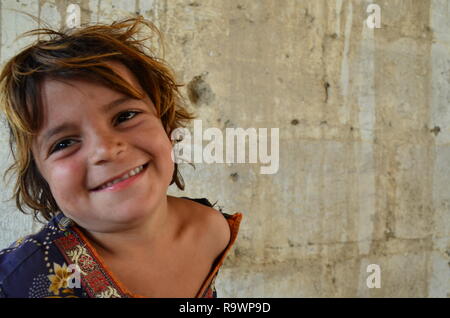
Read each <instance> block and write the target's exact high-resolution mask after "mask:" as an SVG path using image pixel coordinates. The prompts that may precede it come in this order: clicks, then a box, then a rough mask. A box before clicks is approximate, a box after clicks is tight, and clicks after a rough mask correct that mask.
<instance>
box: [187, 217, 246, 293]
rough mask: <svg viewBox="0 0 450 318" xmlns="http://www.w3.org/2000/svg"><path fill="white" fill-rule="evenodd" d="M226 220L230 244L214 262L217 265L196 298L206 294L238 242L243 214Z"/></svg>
mask: <svg viewBox="0 0 450 318" xmlns="http://www.w3.org/2000/svg"><path fill="white" fill-rule="evenodd" d="M226 220H227V222H228V225H229V226H230V231H231V233H230V242H229V243H228V245H227V247H226V248H225V250H224V251H223V252H222V254H221V255H219V256H218V258H217V260H216V261H215V262H214V264H215V265H213V266H214V268H213V270H212V271H211V272H210V274H209V275H208V277H207V278H206V280H205V282H204V283H203V285H202V287H200V290H199V292H198V293H197V295H196V296H195V298H199V297H202V296H203V294H204V293H205V291H206V289H207V288H208V287H209V286H210V285H211V282H212V280H213V279H214V278H215V277H216V275H217V273H218V271H219V268H220V267H221V266H222V264H223V262H224V261H225V257H226V255H227V254H228V252H229V251H230V250H231V247H232V246H233V244H234V242H235V241H236V238H237V234H238V232H239V226H240V224H241V221H242V213H239V212H238V213H235V214H233V215H229V216H228V217H226Z"/></svg>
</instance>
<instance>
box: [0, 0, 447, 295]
mask: <svg viewBox="0 0 450 318" xmlns="http://www.w3.org/2000/svg"><path fill="white" fill-rule="evenodd" d="M449 2H450V1H445V0H420V1H419V0H389V1H387V0H384V1H383V0H377V1H376V2H374V1H368V0H366V1H364V0H361V1H356V0H353V1H350V0H336V1H332V0H329V1H325V0H304V1H300V0H297V1H296V0H260V1H256V0H227V1H219V0H216V1H213V0H205V1H200V0H195V1H194V0H191V1H187V0H184V1H182V0H170V1H168V0H166V1H162V0H160V1H158V0H155V1H143V0H141V1H139V0H135V1H134V0H133V1H123V0H120V1H119V0H117V1H111V0H110V1H106V0H101V1H100V0H89V1H88V0H83V1H63V0H60V1H58V0H55V1H39V3H38V1H31V0H29V1H25V0H18V1H16V0H2V1H1V10H0V12H1V52H0V54H1V61H2V62H3V61H5V60H6V59H7V58H8V57H10V56H11V55H13V54H14V53H15V52H16V50H17V49H18V48H19V47H21V46H23V45H24V42H23V41H20V42H17V43H13V39H14V37H15V36H16V35H18V34H20V33H22V32H24V31H27V30H29V29H30V28H32V27H35V26H36V24H35V23H34V22H33V21H31V20H30V19H29V18H26V17H24V16H22V15H19V14H16V13H12V12H9V11H7V10H6V9H7V8H16V9H20V10H25V11H27V12H30V13H32V14H34V15H37V16H40V17H41V18H44V19H46V20H47V21H48V22H50V23H52V24H54V25H59V24H60V23H64V21H65V13H64V12H65V9H66V7H67V6H68V4H69V3H78V4H79V5H80V6H81V8H82V17H81V18H82V19H81V20H82V22H87V21H91V22H95V21H101V22H110V21H112V20H114V19H117V18H122V17H124V16H126V15H128V14H132V13H134V12H139V13H140V14H142V15H144V16H145V17H147V18H149V19H151V20H152V21H154V22H155V24H156V25H157V26H158V27H160V29H161V31H162V32H163V33H164V34H165V36H166V41H167V44H168V51H167V54H166V59H167V61H168V62H169V63H170V64H171V65H172V66H173V68H174V69H175V70H176V74H177V76H178V79H179V81H182V82H184V83H186V84H188V83H191V85H190V86H189V87H190V90H191V91H189V92H188V90H187V89H184V90H183V92H184V93H185V95H186V96H189V93H190V94H191V96H192V94H193V93H194V95H195V94H197V95H198V96H197V97H199V98H198V100H197V101H196V102H195V103H194V102H191V103H190V105H191V107H192V109H194V110H195V111H196V112H197V113H198V115H199V117H200V118H201V119H203V126H204V128H205V127H218V128H220V129H225V128H227V127H242V128H248V127H267V128H271V127H278V128H279V129H280V130H279V132H280V167H279V171H278V173H276V174H273V175H262V174H260V166H261V165H260V164H229V165H227V164H213V165H207V164H196V170H193V169H192V168H191V167H190V166H184V167H183V168H182V173H183V176H184V179H185V181H186V184H187V188H186V191H185V192H180V191H177V190H176V189H171V190H170V193H171V194H175V195H188V196H192V197H208V198H209V199H210V200H211V201H213V202H214V201H218V204H219V206H222V207H223V210H224V212H228V213H233V212H236V211H241V212H243V214H244V221H243V223H242V226H241V230H240V233H239V238H238V241H237V243H236V245H235V247H234V249H233V251H232V253H231V254H230V256H229V258H228V259H227V260H226V262H225V264H224V267H223V268H222V270H221V275H220V276H219V277H218V280H217V288H218V290H219V296H228V297H235V296H236V297H262V296H265V297H313V296H316V297H393V296H398V297H450V213H449V209H450V190H449V187H448V184H450V107H449V105H448V103H449V102H450V53H449V48H450V3H449ZM371 3H376V4H378V5H379V7H380V8H381V27H380V28H375V29H371V28H369V27H368V26H367V24H366V23H365V22H366V19H367V17H368V16H369V14H370V13H367V12H366V8H367V6H368V5H369V4H371ZM198 84H200V85H198ZM6 140H7V139H6V135H5V133H4V132H2V135H1V143H2V145H4V146H2V147H0V151H1V155H0V159H1V160H2V161H1V167H2V168H3V167H6V163H7V162H8V160H9V159H8V157H7V149H6V144H7V143H6ZM8 189H9V187H8V186H7V187H6V189H5V190H8ZM6 192H7V191H2V194H3V195H4V197H5V198H6V194H5V193H6ZM0 210H1V213H2V214H1V217H0V231H1V232H0V247H5V246H7V245H8V243H10V242H11V241H12V240H14V239H15V238H17V237H18V236H20V235H22V234H27V233H29V232H30V231H35V230H37V229H38V228H39V225H37V224H34V223H32V222H31V218H29V217H26V216H22V215H21V214H19V213H18V212H16V211H15V209H14V206H13V203H12V202H10V203H2V204H1V206H0ZM369 264H378V265H379V266H380V269H381V288H368V287H367V285H366V279H367V277H368V276H369V275H370V274H371V273H368V272H367V271H366V269H367V266H368V265H369Z"/></svg>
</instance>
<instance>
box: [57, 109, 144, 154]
mask: <svg viewBox="0 0 450 318" xmlns="http://www.w3.org/2000/svg"><path fill="white" fill-rule="evenodd" d="M139 113H141V112H139V111H133V110H127V111H124V112H122V113H120V114H119V116H117V120H118V119H119V118H123V119H124V120H123V121H127V120H130V119H132V118H134V117H136V116H137V114H139ZM129 114H133V115H132V116H130V115H129ZM126 115H128V116H126ZM68 141H74V139H64V140H61V141H58V142H57V143H56V144H55V146H54V147H52V149H51V151H50V154H52V153H53V152H56V151H59V150H62V149H65V148H66V147H59V145H64V144H66V143H67V142H68Z"/></svg>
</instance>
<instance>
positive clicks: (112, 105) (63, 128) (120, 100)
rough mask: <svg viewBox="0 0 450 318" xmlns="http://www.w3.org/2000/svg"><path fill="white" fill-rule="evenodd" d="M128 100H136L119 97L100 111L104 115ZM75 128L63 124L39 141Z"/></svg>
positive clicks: (48, 132)
mask: <svg viewBox="0 0 450 318" xmlns="http://www.w3.org/2000/svg"><path fill="white" fill-rule="evenodd" d="M129 100H136V98H133V97H130V96H122V97H119V98H118V99H115V100H113V101H112V102H109V103H107V104H105V105H103V106H102V107H101V109H102V110H103V112H104V113H107V112H110V111H111V110H112V109H114V108H116V107H118V106H120V105H122V104H123V103H125V102H127V101H129ZM75 126H76V125H75V124H73V123H71V122H64V123H62V124H60V125H58V126H56V127H53V128H50V129H48V130H47V131H46V132H45V133H44V134H43V135H42V136H43V137H42V138H41V141H47V140H49V139H50V138H51V137H52V136H54V135H56V134H59V133H61V132H63V131H66V130H70V129H74V128H75Z"/></svg>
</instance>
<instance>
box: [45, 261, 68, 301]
mask: <svg viewBox="0 0 450 318" xmlns="http://www.w3.org/2000/svg"><path fill="white" fill-rule="evenodd" d="M53 270H54V272H55V274H54V275H48V276H47V277H48V279H49V280H50V283H51V284H50V287H49V288H48V291H49V292H52V293H53V294H54V295H59V292H60V289H61V288H64V289H63V290H62V292H63V293H72V291H71V289H69V288H67V286H68V282H67V281H68V279H69V278H70V276H71V275H72V272H70V271H69V270H68V268H67V266H66V263H64V264H63V266H60V265H59V264H56V263H53Z"/></svg>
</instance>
